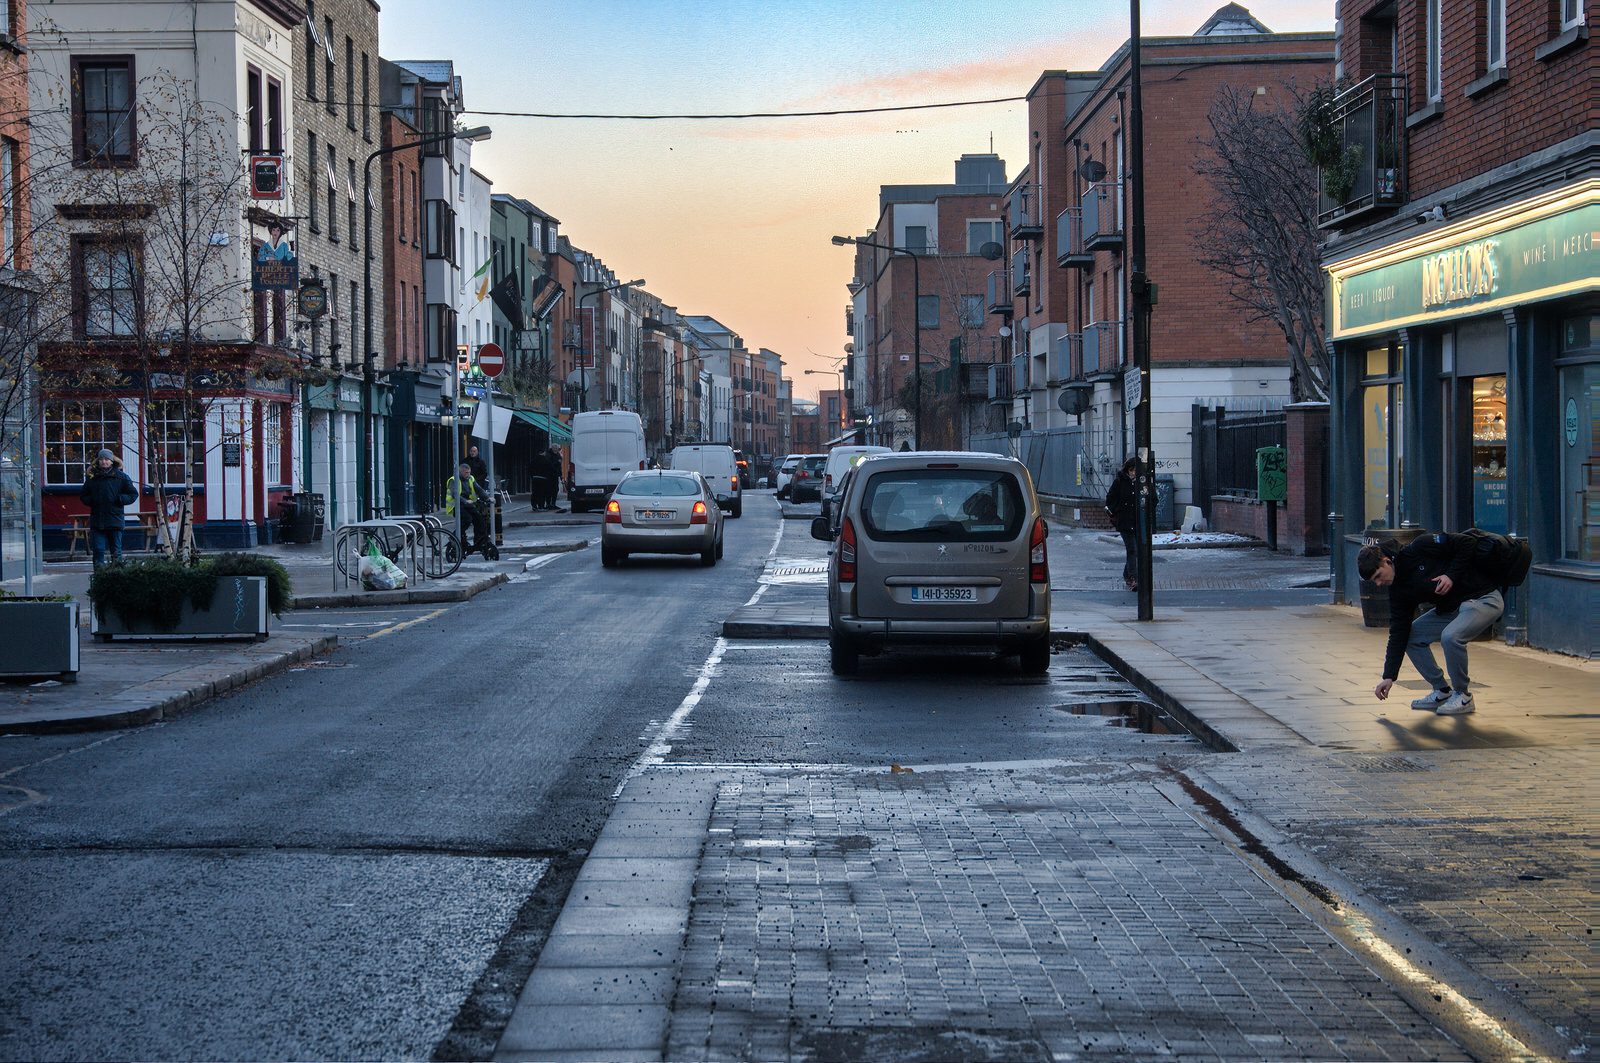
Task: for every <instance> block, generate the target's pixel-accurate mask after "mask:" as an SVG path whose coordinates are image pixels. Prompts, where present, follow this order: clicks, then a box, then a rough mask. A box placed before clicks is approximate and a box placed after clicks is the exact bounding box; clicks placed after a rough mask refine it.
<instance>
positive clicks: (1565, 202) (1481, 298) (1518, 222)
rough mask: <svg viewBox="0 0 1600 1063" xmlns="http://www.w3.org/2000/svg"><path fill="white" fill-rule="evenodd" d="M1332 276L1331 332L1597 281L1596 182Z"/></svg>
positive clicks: (1495, 304) (1385, 326)
mask: <svg viewBox="0 0 1600 1063" xmlns="http://www.w3.org/2000/svg"><path fill="white" fill-rule="evenodd" d="M1452 234H1453V235H1454V238H1453V239H1452V238H1451V237H1452ZM1328 275H1329V285H1328V302H1329V307H1328V310H1329V317H1328V334H1329V335H1330V336H1331V337H1332V338H1333V339H1336V340H1338V339H1346V338H1349V337H1353V336H1364V335H1370V334H1372V333H1378V332H1387V331H1390V330H1393V329H1399V328H1405V327H1407V326H1410V325H1417V324H1425V323H1427V322H1430V321H1439V320H1444V319H1448V318H1454V317H1462V316H1465V315H1467V314H1480V313H1486V312H1488V311H1491V310H1498V309H1501V308H1504V307H1508V306H1517V305H1520V304H1522V303H1530V302H1536V301H1538V300H1541V299H1552V298H1556V297H1558V296H1561V295H1564V294H1567V293H1569V292H1575V291H1582V290H1585V289H1590V288H1593V287H1595V285H1596V283H1597V278H1600V181H1585V182H1583V183H1582V184H1581V185H1578V186H1575V187H1570V188H1566V189H1563V190H1561V191H1560V192H1557V193H1553V194H1551V195H1549V196H1544V197H1541V198H1540V199H1539V200H1536V201H1534V202H1531V203H1527V204H1522V205H1519V207H1517V208H1508V209H1507V210H1504V211H1497V212H1495V213H1494V214H1491V215H1490V216H1488V217H1487V218H1484V219H1479V220H1474V221H1471V222H1468V223H1466V224H1463V225H1458V226H1452V227H1451V228H1449V229H1446V230H1443V231H1441V232H1440V233H1438V234H1436V235H1431V236H1428V237H1425V238H1423V239H1419V240H1410V241H1406V242H1404V243H1403V244H1400V245H1397V246H1393V247H1389V248H1385V249H1383V250H1382V251H1378V252H1375V253H1373V254H1369V255H1362V256H1359V257H1357V258H1353V259H1350V260H1348V261H1345V262H1340V263H1337V264H1335V265H1333V266H1330V267H1329V269H1328Z"/></svg>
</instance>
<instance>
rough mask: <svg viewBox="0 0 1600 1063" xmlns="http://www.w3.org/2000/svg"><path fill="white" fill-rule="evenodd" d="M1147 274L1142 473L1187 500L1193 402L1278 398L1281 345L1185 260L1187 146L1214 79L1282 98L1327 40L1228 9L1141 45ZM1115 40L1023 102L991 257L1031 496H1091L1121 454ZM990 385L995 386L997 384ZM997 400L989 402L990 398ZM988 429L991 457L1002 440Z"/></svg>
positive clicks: (1307, 79) (1193, 182) (1212, 95)
mask: <svg viewBox="0 0 1600 1063" xmlns="http://www.w3.org/2000/svg"><path fill="white" fill-rule="evenodd" d="M1141 46H1142V62H1141V74H1140V76H1141V84H1142V91H1143V96H1144V133H1145V144H1144V166H1145V175H1146V176H1145V225H1146V231H1147V234H1148V236H1147V247H1148V250H1147V256H1146V270H1147V273H1148V275H1149V277H1150V279H1151V280H1152V281H1153V282H1155V283H1156V284H1157V285H1158V286H1159V303H1158V305H1157V306H1156V307H1155V310H1154V313H1153V315H1152V318H1151V324H1150V358H1151V428H1152V446H1153V449H1154V451H1155V456H1156V466H1157V473H1158V475H1159V476H1169V477H1171V478H1172V481H1173V484H1174V488H1175V491H1176V497H1177V500H1178V501H1179V502H1188V501H1190V500H1191V499H1190V497H1189V495H1190V490H1189V489H1190V480H1191V475H1190V464H1191V463H1190V458H1191V455H1190V432H1191V426H1192V422H1193V412H1192V411H1193V407H1194V405H1195V404H1197V403H1199V404H1210V403H1220V404H1225V405H1230V406H1240V405H1252V404H1254V405H1258V406H1259V405H1262V404H1269V405H1277V406H1281V405H1283V404H1284V403H1285V402H1286V401H1287V400H1288V398H1289V367H1288V360H1287V358H1286V356H1285V354H1284V340H1283V336H1282V335H1281V333H1279V332H1278V331H1277V330H1276V329H1275V328H1274V327H1273V326H1272V325H1270V324H1269V323H1264V322H1251V321H1248V320H1246V319H1245V315H1244V314H1243V313H1241V311H1240V310H1239V309H1238V308H1237V306H1235V305H1233V304H1232V303H1230V301H1229V300H1228V299H1227V298H1226V296H1225V294H1224V292H1223V281H1222V279H1221V278H1220V277H1219V276H1218V275H1217V274H1216V273H1215V272H1213V271H1212V270H1210V269H1209V268H1208V267H1206V266H1204V265H1202V263H1201V262H1200V255H1201V251H1200V241H1201V240H1203V231H1204V228H1205V223H1206V219H1207V217H1208V216H1209V214H1210V212H1211V211H1212V210H1213V206H1212V202H1211V198H1210V196H1209V194H1208V189H1207V186H1206V184H1205V181H1204V180H1203V179H1202V178H1201V177H1200V176H1199V175H1198V174H1197V173H1196V152H1197V151H1198V150H1199V149H1198V147H1197V143H1198V141H1199V140H1200V139H1201V138H1203V137H1204V136H1205V135H1206V134H1207V132H1208V126H1207V115H1208V113H1209V112H1210V110H1211V108H1212V106H1213V104H1214V103H1215V101H1216V99H1217V95H1218V93H1219V91H1220V90H1221V89H1222V88H1223V87H1224V86H1233V87H1239V88H1244V89H1251V90H1254V91H1255V92H1256V93H1258V94H1259V95H1262V96H1265V97H1268V98H1271V99H1277V100H1281V99H1282V98H1283V96H1284V94H1285V92H1286V90H1287V87H1288V86H1290V85H1296V86H1299V87H1301V88H1309V87H1310V86H1311V85H1312V84H1314V83H1315V82H1317V81H1318V80H1326V79H1327V78H1328V77H1329V75H1330V74H1331V73H1332V68H1333V35H1332V34H1330V33H1272V32H1271V31H1270V30H1268V29H1267V27H1265V26H1263V25H1262V24H1261V23H1260V22H1258V21H1257V20H1255V19H1254V18H1253V17H1251V15H1250V13H1249V12H1248V11H1246V10H1245V9H1244V8H1241V7H1239V6H1238V5H1236V4H1229V5H1227V6H1225V7H1223V8H1221V9H1219V10H1218V11H1217V12H1216V13H1214V14H1213V15H1212V16H1211V17H1210V18H1209V19H1207V20H1206V21H1205V23H1204V24H1202V25H1201V26H1200V27H1199V28H1198V29H1197V30H1196V31H1195V33H1194V34H1193V35H1191V36H1188V37H1155V38H1144V39H1142V41H1141ZM1129 56H1130V50H1129V48H1128V46H1127V44H1124V45H1123V46H1122V47H1121V48H1119V49H1118V50H1117V51H1116V53H1114V54H1113V55H1112V56H1111V57H1110V58H1109V59H1107V60H1106V62H1105V63H1104V64H1103V65H1102V66H1101V67H1100V68H1099V69H1098V70H1095V71H1087V72H1078V71H1046V72H1045V73H1044V74H1042V75H1041V76H1040V78H1039V80H1038V81H1037V82H1036V83H1035V84H1034V86H1033V88H1032V89H1031V90H1030V91H1029V94H1028V121H1029V144H1030V148H1031V155H1030V157H1029V159H1028V161H1027V164H1026V165H1025V166H1024V168H1023V169H1022V171H1021V172H1020V173H1019V174H1018V176H1017V178H1016V180H1015V181H1014V182H1013V184H1012V186H1011V188H1010V191H1009V194H1008V196H1007V199H1006V222H1007V237H1008V253H1007V261H1006V263H1005V266H1004V268H1003V269H999V270H996V272H995V273H994V275H993V276H992V277H991V279H990V284H989V289H988V295H989V298H988V309H989V310H990V312H991V313H994V314H997V315H1000V316H1002V317H1005V318H1008V319H1009V322H1010V325H1011V329H1012V336H1011V339H1010V344H1011V347H1010V350H1009V354H1010V357H1011V369H1012V372H1011V385H1012V389H1011V398H1010V409H1009V414H1010V417H1011V418H1012V419H1013V420H1015V421H1020V422H1022V423H1023V424H1024V425H1025V426H1027V428H1028V429H1029V430H1030V432H1031V433H1037V434H1039V436H1041V438H1040V439H1039V440H1038V441H1037V442H1036V443H1033V444H1031V445H1030V447H1031V450H1030V452H1031V453H1033V454H1035V455H1036V456H1040V458H1041V460H1040V461H1039V462H1035V463H1034V464H1037V465H1038V468H1036V469H1035V477H1036V478H1037V479H1038V480H1039V482H1040V485H1041V488H1042V489H1043V490H1045V491H1047V492H1048V493H1051V494H1057V495H1062V496H1066V497H1086V498H1100V497H1103V496H1104V494H1105V491H1106V489H1107V488H1108V487H1109V485H1110V477H1111V476H1112V475H1113V473H1114V471H1115V469H1116V468H1117V467H1118V466H1119V465H1120V464H1121V463H1122V460H1123V458H1125V457H1126V456H1127V455H1128V454H1130V453H1132V449H1133V445H1132V444H1133V417H1132V415H1131V414H1129V413H1128V412H1127V411H1126V409H1125V403H1124V398H1123V392H1122V385H1123V371H1124V369H1125V368H1126V367H1127V366H1128V364H1130V361H1131V342H1132V340H1131V336H1132V333H1131V325H1132V323H1131V320H1130V316H1129V315H1128V314H1127V313H1126V308H1127V307H1128V305H1129V303H1130V300H1129V297H1128V294H1127V283H1128V276H1127V265H1126V253H1127V249H1126V246H1125V245H1126V240H1125V229H1126V198H1125V189H1126V187H1127V181H1128V178H1127V174H1126V162H1127V151H1126V146H1125V144H1124V140H1123V130H1124V128H1125V126H1126V124H1127V111H1128V92H1129V88H1130V78H1131V68H1130V63H1129ZM997 390H999V389H997ZM996 400H997V401H1002V402H1003V401H1004V395H1002V394H997V395H996ZM1003 443H1004V440H1003V437H991V438H990V441H989V443H988V445H989V446H991V447H998V446H1000V445H1003Z"/></svg>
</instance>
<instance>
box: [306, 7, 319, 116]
mask: <svg viewBox="0 0 1600 1063" xmlns="http://www.w3.org/2000/svg"><path fill="white" fill-rule="evenodd" d="M316 98H317V7H316V4H315V3H314V2H313V0H306V99H308V100H315V99H316Z"/></svg>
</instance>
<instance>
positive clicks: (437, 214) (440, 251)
mask: <svg viewBox="0 0 1600 1063" xmlns="http://www.w3.org/2000/svg"><path fill="white" fill-rule="evenodd" d="M425 218H426V226H425V228H426V237H425V239H426V244H425V245H424V247H423V254H425V255H426V256H427V257H428V258H443V259H447V260H449V261H450V262H452V263H454V262H455V260H456V248H455V233H456V212H455V211H454V210H452V209H451V207H450V204H449V202H448V201H447V200H443V199H430V200H428V201H427V202H426V204H425Z"/></svg>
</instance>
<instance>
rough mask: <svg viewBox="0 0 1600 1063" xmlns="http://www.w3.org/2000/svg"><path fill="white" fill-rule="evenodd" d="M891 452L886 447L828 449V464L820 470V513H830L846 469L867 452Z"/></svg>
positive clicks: (825, 514) (824, 514)
mask: <svg viewBox="0 0 1600 1063" xmlns="http://www.w3.org/2000/svg"><path fill="white" fill-rule="evenodd" d="M892 453H894V451H892V450H890V449H889V448H888V447H834V448H833V449H832V450H830V451H828V464H827V465H826V466H825V467H824V468H823V470H822V515H823V516H824V517H827V516H830V515H831V511H832V508H833V503H834V501H835V500H836V499H837V498H838V497H839V487H840V485H841V484H842V483H843V482H844V474H845V471H846V470H848V469H849V468H850V467H851V466H852V465H854V464H855V463H856V462H858V461H860V460H861V459H862V458H864V457H866V456H867V455H868V454H892Z"/></svg>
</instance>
